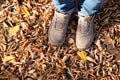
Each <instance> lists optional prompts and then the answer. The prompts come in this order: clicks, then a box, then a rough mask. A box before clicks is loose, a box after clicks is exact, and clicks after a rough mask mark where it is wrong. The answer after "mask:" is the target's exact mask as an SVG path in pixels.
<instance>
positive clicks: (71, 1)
mask: <svg viewBox="0 0 120 80" xmlns="http://www.w3.org/2000/svg"><path fill="white" fill-rule="evenodd" d="M53 3H54V6H55V8H56V10H57V11H58V12H64V13H66V12H68V11H70V13H72V11H73V10H72V11H71V9H73V8H74V7H75V0H53Z"/></svg>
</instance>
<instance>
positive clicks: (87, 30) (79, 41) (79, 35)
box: [76, 16, 94, 49]
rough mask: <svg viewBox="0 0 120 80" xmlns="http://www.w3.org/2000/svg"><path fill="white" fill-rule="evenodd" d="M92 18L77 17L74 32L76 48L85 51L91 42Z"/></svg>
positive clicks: (92, 35) (92, 36)
mask: <svg viewBox="0 0 120 80" xmlns="http://www.w3.org/2000/svg"><path fill="white" fill-rule="evenodd" d="M93 38H94V34H93V16H86V17H85V16H79V19H78V26H77V31H76V46H77V48H78V49H87V48H88V47H90V45H91V44H92V42H93Z"/></svg>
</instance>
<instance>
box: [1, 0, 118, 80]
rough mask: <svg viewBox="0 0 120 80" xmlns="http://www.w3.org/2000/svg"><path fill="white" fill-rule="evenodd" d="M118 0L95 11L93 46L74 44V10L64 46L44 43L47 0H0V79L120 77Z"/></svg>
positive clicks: (49, 11)
mask: <svg viewBox="0 0 120 80" xmlns="http://www.w3.org/2000/svg"><path fill="white" fill-rule="evenodd" d="M119 5H120V1H119V0H107V3H106V4H105V5H104V7H103V8H102V9H101V10H99V11H98V12H97V13H96V14H95V20H94V23H95V27H94V31H95V40H94V42H93V44H92V46H91V47H90V48H89V49H87V50H85V51H82V50H78V49H77V48H76V46H75V41H74V38H75V30H76V26H77V16H76V14H75V13H73V14H72V17H71V20H70V23H69V25H68V31H67V38H66V41H65V43H64V45H63V46H62V47H54V46H51V45H50V44H49V42H48V38H47V35H48V32H47V31H48V28H49V26H50V23H51V20H52V17H53V12H54V7H53V3H52V1H51V0H2V1H0V79H3V80H5V79H8V80H84V79H85V80H87V79H90V80H94V79H97V80H119V79H120V7H119Z"/></svg>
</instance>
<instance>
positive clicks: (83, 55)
mask: <svg viewBox="0 0 120 80" xmlns="http://www.w3.org/2000/svg"><path fill="white" fill-rule="evenodd" d="M77 55H78V56H79V57H80V58H81V59H82V60H86V55H85V52H83V51H82V52H80V51H78V52H77Z"/></svg>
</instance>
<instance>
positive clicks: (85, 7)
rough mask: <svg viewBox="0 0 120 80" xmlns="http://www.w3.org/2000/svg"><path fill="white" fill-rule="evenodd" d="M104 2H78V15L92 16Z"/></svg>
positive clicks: (81, 0)
mask: <svg viewBox="0 0 120 80" xmlns="http://www.w3.org/2000/svg"><path fill="white" fill-rule="evenodd" d="M105 2H106V0H80V4H79V9H78V10H79V14H83V15H84V16H88V15H92V14H94V13H95V12H97V11H98V10H99V9H100V8H101V7H102V6H103V5H104V3H105Z"/></svg>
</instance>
